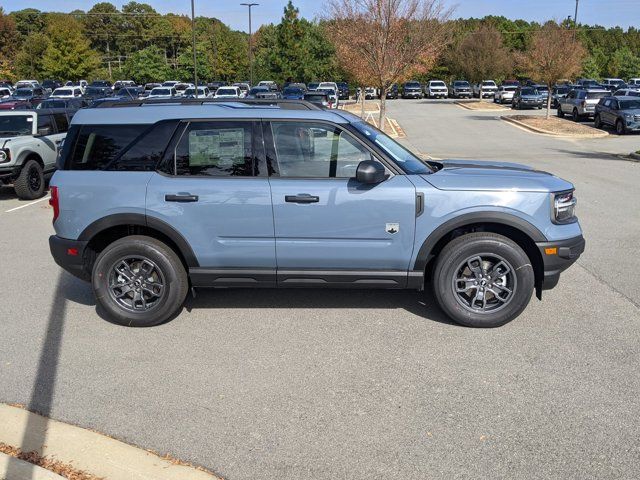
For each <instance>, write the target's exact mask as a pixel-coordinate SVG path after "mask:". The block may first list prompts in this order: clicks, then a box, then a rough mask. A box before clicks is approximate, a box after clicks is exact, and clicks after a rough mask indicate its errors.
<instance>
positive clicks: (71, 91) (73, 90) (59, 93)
mask: <svg viewBox="0 0 640 480" xmlns="http://www.w3.org/2000/svg"><path fill="white" fill-rule="evenodd" d="M51 96H52V97H53V98H78V97H81V96H82V88H80V87H59V88H56V89H55V90H54V91H53V93H52V94H51Z"/></svg>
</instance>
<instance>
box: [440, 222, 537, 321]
mask: <svg viewBox="0 0 640 480" xmlns="http://www.w3.org/2000/svg"><path fill="white" fill-rule="evenodd" d="M534 284H535V276H534V272H533V267H532V266H531V260H530V259H529V257H528V256H527V254H526V253H525V252H524V251H523V250H522V248H520V247H519V246H518V245H517V244H516V243H515V242H513V241H512V240H510V239H508V238H506V237H504V236H502V235H498V234H495V233H470V234H467V235H463V236H461V237H458V238H456V239H455V240H452V241H451V242H450V243H449V244H447V245H446V246H445V248H444V249H443V250H442V252H441V253H440V255H439V256H438V259H437V261H436V264H435V267H434V269H433V278H432V285H433V290H434V295H435V298H436V300H437V302H438V304H439V305H440V307H441V308H442V310H443V311H444V312H445V313H446V314H447V315H448V316H449V317H450V318H451V319H452V320H454V321H455V322H457V323H459V324H461V325H466V326H468V327H485V328H493V327H499V326H502V325H504V324H506V323H508V322H510V321H511V320H513V319H514V318H516V317H517V316H518V315H520V313H522V311H523V310H524V309H525V308H526V306H527V305H528V303H529V300H530V299H531V294H532V292H533V288H534Z"/></svg>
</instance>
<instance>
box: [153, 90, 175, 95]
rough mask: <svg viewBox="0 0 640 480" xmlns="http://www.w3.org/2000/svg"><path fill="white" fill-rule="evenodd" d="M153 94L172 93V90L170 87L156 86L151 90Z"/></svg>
mask: <svg viewBox="0 0 640 480" xmlns="http://www.w3.org/2000/svg"><path fill="white" fill-rule="evenodd" d="M151 95H171V90H169V89H168V88H154V89H153V90H151Z"/></svg>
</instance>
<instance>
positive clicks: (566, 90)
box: [556, 87, 569, 93]
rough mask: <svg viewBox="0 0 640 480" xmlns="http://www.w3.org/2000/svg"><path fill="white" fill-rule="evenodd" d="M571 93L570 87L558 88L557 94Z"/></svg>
mask: <svg viewBox="0 0 640 480" xmlns="http://www.w3.org/2000/svg"><path fill="white" fill-rule="evenodd" d="M568 91H569V87H556V93H567V92H568Z"/></svg>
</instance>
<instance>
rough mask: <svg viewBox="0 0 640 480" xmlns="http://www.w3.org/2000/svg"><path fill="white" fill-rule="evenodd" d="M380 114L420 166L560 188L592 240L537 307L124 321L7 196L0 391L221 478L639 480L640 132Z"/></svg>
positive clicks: (322, 304) (423, 307) (349, 295)
mask: <svg viewBox="0 0 640 480" xmlns="http://www.w3.org/2000/svg"><path fill="white" fill-rule="evenodd" d="M387 105H388V110H389V115H390V116H391V117H393V118H395V119H396V120H398V121H399V123H400V125H401V126H402V127H403V129H404V130H405V132H406V133H407V136H408V142H410V143H411V144H412V145H413V146H414V147H415V148H417V149H419V150H420V151H422V152H424V153H426V154H428V155H431V156H433V157H437V158H480V159H487V160H488V159H494V160H505V161H518V162H522V163H526V164H529V165H533V166H535V167H537V168H540V169H543V170H549V171H551V172H553V173H556V174H558V175H559V176H562V177H564V178H566V179H568V180H571V181H573V182H574V183H575V185H576V188H577V193H578V196H579V199H580V200H579V202H580V203H579V215H580V219H581V223H582V225H583V227H584V230H585V237H586V238H587V250H586V252H585V253H584V255H583V256H582V257H581V258H580V260H579V262H578V264H577V265H575V266H573V267H572V268H571V269H570V270H569V271H567V272H566V273H564V274H563V276H562V278H561V282H560V285H559V286H558V287H557V288H556V289H555V290H553V291H550V292H545V294H544V300H543V302H538V301H537V300H533V301H532V303H531V305H530V307H529V308H528V309H527V310H526V311H525V312H524V313H523V315H522V316H521V317H519V318H518V319H517V320H515V321H514V322H512V323H511V324H508V325H507V326H505V327H503V328H500V329H495V330H471V329H467V328H462V327H459V326H456V325H453V324H451V323H450V322H448V321H447V320H446V319H445V318H444V315H443V314H442V313H441V312H440V311H439V310H438V309H437V307H435V306H434V302H433V299H432V297H431V296H430V295H429V294H424V295H423V294H416V293H413V292H401V291H398V292H395V291H390V292H379V291H322V290H279V291H275V290H258V291H255V290H217V291H210V292H207V291H201V292H199V293H198V296H197V297H196V298H195V299H190V300H189V301H188V304H187V308H186V309H185V311H183V313H182V314H181V315H180V316H179V317H178V318H177V319H175V320H174V321H172V322H170V323H168V324H165V325H162V326H160V327H155V328H151V329H144V330H142V329H126V328H123V327H118V326H115V325H112V324H110V323H108V322H106V321H104V320H103V319H101V318H100V316H99V313H97V312H96V309H95V303H94V300H93V297H92V294H91V290H90V288H89V286H88V285H87V284H84V283H82V282H80V281H78V280H76V279H74V278H73V277H71V276H69V275H67V274H66V273H62V272H61V271H60V270H59V269H58V268H57V266H56V265H55V264H54V263H53V261H52V259H51V258H50V255H49V252H48V246H47V237H48V235H49V234H51V233H52V231H53V230H52V228H51V210H50V209H49V207H48V205H47V203H46V201H40V202H38V203H33V204H31V203H27V202H21V201H18V200H16V199H15V196H14V195H13V193H12V191H11V190H9V189H6V188H4V189H2V190H0V232H2V235H0V265H2V269H3V273H4V283H3V288H2V293H1V295H2V297H1V298H0V304H1V305H2V306H1V307H0V312H2V313H1V314H0V322H1V324H2V331H3V337H4V341H3V343H2V349H0V368H1V369H2V370H0V401H3V402H10V403H14V402H15V403H20V404H25V405H27V406H29V407H30V408H31V409H33V410H36V411H41V412H44V413H47V414H48V415H50V416H51V417H53V418H56V419H61V420H64V421H68V422H70V423H74V424H79V425H81V426H84V427H88V428H94V429H97V430H99V431H102V432H105V433H107V434H110V435H113V436H115V437H117V438H119V439H122V440H125V441H128V442H131V443H134V444H137V445H140V446H143V447H145V448H150V449H153V450H156V451H159V452H162V453H170V454H172V455H173V456H175V457H178V458H180V459H183V460H187V461H190V462H193V463H195V464H199V465H203V466H205V467H207V468H209V469H211V470H213V471H215V472H217V473H219V474H220V475H221V476H223V477H225V478H229V479H245V478H246V479H249V478H251V479H256V478H274V477H277V478H283V479H289V478H290V479H298V478H363V479H364V478H378V477H382V476H384V477H385V478H398V479H406V478H449V477H456V476H457V477H472V476H473V477H498V478H500V477H505V478H507V477H508V478H530V477H531V476H532V472H534V473H533V475H535V476H536V477H539V478H633V477H635V476H636V472H637V459H638V456H639V455H640V444H639V441H638V436H637V432H638V415H639V414H640V401H639V400H638V398H640V396H639V395H638V394H639V393H640V379H639V378H638V375H637V371H636V370H637V364H638V360H639V359H640V358H639V357H640V346H639V345H638V342H637V339H638V338H639V335H640V305H639V303H638V298H640V285H639V284H638V282H637V278H636V277H637V272H638V271H639V270H640V255H638V253H639V247H638V242H637V239H638V238H639V236H640V218H639V217H638V215H637V213H634V212H637V205H638V203H639V202H640V193H639V192H638V190H637V185H638V183H639V182H640V164H638V163H633V162H629V161H622V160H620V159H619V158H617V157H616V155H617V154H626V153H629V152H630V151H632V150H637V149H638V148H639V147H640V136H637V135H635V136H625V137H617V136H615V135H612V136H610V137H609V138H604V139H590V140H584V139H580V140H569V139H557V138H552V137H547V136H541V135H535V134H531V133H529V132H524V131H522V130H520V129H518V128H516V127H514V126H512V125H509V124H506V123H505V122H503V121H501V120H500V118H499V116H500V115H502V114H509V113H510V112H508V111H505V112H497V113H496V112H471V111H467V110H463V109H462V108H460V107H457V106H455V105H453V104H452V103H451V102H450V101H442V100H441V101H429V100H416V101H402V100H397V101H392V102H388V104H387ZM535 112H536V113H535V114H539V113H542V112H538V111H535ZM428 205H429V203H428V199H426V207H427V208H428ZM34 385H36V386H35V387H34Z"/></svg>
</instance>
